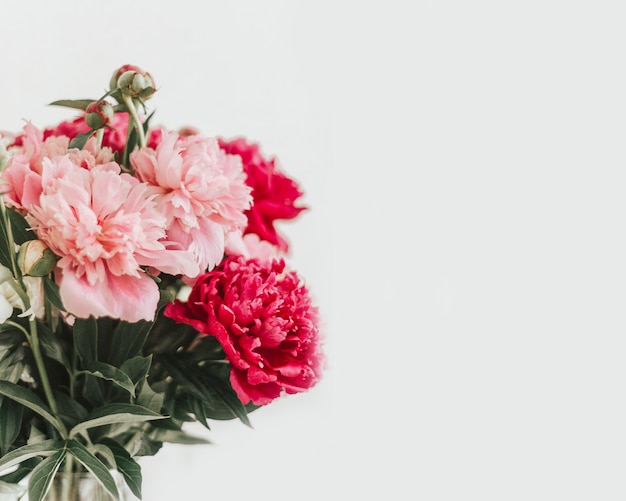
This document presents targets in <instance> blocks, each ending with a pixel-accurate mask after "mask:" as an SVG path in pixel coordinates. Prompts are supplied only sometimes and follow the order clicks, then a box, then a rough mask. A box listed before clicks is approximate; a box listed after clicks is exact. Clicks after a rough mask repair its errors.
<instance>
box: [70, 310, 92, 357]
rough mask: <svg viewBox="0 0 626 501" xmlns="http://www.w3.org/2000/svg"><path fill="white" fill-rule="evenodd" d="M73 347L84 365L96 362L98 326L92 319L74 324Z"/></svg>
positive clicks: (79, 319)
mask: <svg viewBox="0 0 626 501" xmlns="http://www.w3.org/2000/svg"><path fill="white" fill-rule="evenodd" d="M73 333H74V346H75V348H76V351H77V352H78V356H79V357H80V358H81V360H82V361H83V363H84V364H88V363H90V362H96V361H97V360H98V324H97V323H96V320H95V319H94V318H93V317H90V318H88V319H82V318H77V319H76V321H75V322H74V329H73Z"/></svg>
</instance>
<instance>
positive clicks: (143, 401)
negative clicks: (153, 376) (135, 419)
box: [136, 379, 163, 413]
mask: <svg viewBox="0 0 626 501" xmlns="http://www.w3.org/2000/svg"><path fill="white" fill-rule="evenodd" d="M136 403H137V404H138V405H141V406H142V407H145V408H146V409H150V410H151V411H154V412H159V413H160V412H161V409H163V395H161V394H160V393H157V392H156V391H154V390H153V389H152V388H151V387H150V385H149V384H148V380H147V379H144V381H143V382H142V383H140V386H139V391H138V392H137V401H136Z"/></svg>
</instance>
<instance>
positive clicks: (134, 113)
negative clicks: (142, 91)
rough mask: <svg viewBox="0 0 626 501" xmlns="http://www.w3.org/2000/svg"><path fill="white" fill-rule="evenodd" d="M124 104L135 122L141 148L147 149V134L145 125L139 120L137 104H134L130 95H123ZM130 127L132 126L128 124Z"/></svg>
mask: <svg viewBox="0 0 626 501" xmlns="http://www.w3.org/2000/svg"><path fill="white" fill-rule="evenodd" d="M123 99H124V104H125V105H126V107H127V108H128V113H129V114H130V116H131V118H132V119H133V122H135V130H136V131H137V137H138V138H139V147H140V148H145V147H146V144H147V142H146V134H145V133H144V131H143V124H142V123H141V120H139V114H138V113H137V108H136V107H135V103H134V102H133V98H132V97H130V96H129V95H126V94H124V95H123ZM128 125H129V127H130V124H128Z"/></svg>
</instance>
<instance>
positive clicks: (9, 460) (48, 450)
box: [0, 439, 65, 471]
mask: <svg viewBox="0 0 626 501" xmlns="http://www.w3.org/2000/svg"><path fill="white" fill-rule="evenodd" d="M64 444H65V442H63V441H62V440H52V439H50V440H44V441H43V442H37V443H36V444H30V445H24V446H22V447H20V448H19V449H15V450H13V451H11V452H9V453H7V454H5V455H4V456H2V458H0V471H4V470H8V469H9V468H11V467H13V466H15V465H17V464H20V463H22V462H24V461H26V460H28V459H31V458H36V457H41V456H50V455H52V454H54V453H55V452H58V451H59V450H60V449H62V448H63V446H64Z"/></svg>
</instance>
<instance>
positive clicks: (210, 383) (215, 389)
mask: <svg viewBox="0 0 626 501" xmlns="http://www.w3.org/2000/svg"><path fill="white" fill-rule="evenodd" d="M159 360H160V361H161V363H162V364H163V365H164V366H165V368H166V369H167V371H168V372H169V374H170V376H172V378H173V379H174V381H176V382H177V383H178V384H179V385H180V386H181V389H182V390H183V391H185V392H187V393H189V394H190V395H192V396H194V397H196V398H199V399H200V400H202V401H203V403H204V405H205V407H206V409H205V410H206V411H207V416H209V417H211V414H210V412H208V411H209V410H210V409H215V410H216V411H217V413H219V414H221V415H224V410H227V411H230V412H232V414H233V416H235V417H238V418H239V419H240V420H241V422H242V423H244V424H245V425H247V426H250V427H251V426H252V425H251V423H250V420H249V419H248V413H247V411H246V408H245V407H244V405H243V404H242V403H241V401H240V400H239V398H238V397H237V394H236V393H235V391H234V390H233V389H232V387H231V386H230V384H228V382H225V381H222V380H221V379H220V378H218V377H215V376H214V375H210V374H207V373H201V372H200V371H199V370H197V369H196V368H194V367H193V366H185V365H184V364H183V362H181V361H180V360H179V359H177V358H176V357H175V356H167V355H166V356H163V357H161V358H160V359H159ZM218 365H220V366H223V367H224V368H225V369H228V366H227V365H225V364H218ZM209 368H210V366H207V369H209Z"/></svg>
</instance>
